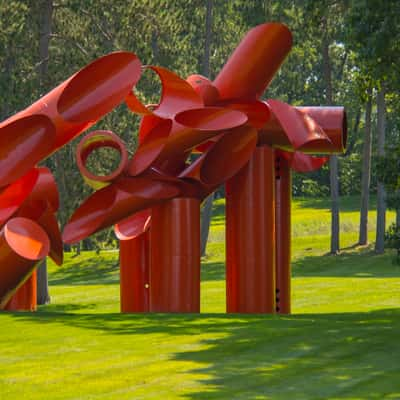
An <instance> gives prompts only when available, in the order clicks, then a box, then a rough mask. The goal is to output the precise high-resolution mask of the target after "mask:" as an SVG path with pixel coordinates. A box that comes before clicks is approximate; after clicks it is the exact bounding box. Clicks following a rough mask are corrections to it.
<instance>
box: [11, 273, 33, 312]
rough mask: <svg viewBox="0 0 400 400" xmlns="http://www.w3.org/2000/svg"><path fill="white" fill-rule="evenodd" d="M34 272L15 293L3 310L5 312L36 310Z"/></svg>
mask: <svg viewBox="0 0 400 400" xmlns="http://www.w3.org/2000/svg"><path fill="white" fill-rule="evenodd" d="M36 284H37V282H36V271H34V272H33V273H32V275H31V277H30V278H29V279H28V280H27V281H26V282H25V283H24V284H23V285H22V286H21V287H20V288H19V289H18V290H17V291H16V292H15V294H14V295H13V296H12V297H11V299H10V300H9V301H8V303H7V304H6V305H5V307H4V310H7V311H36V309H37V288H36Z"/></svg>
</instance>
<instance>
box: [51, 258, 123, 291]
mask: <svg viewBox="0 0 400 400" xmlns="http://www.w3.org/2000/svg"><path fill="white" fill-rule="evenodd" d="M118 282H119V264H118V257H117V256H116V257H115V258H105V257H101V255H99V256H97V255H94V256H93V258H83V259H76V260H74V261H73V262H71V261H70V262H69V263H67V264H65V266H61V267H55V268H54V269H53V270H52V271H51V273H50V274H49V284H50V285H52V286H57V285H68V286H75V285H106V284H113V283H118Z"/></svg>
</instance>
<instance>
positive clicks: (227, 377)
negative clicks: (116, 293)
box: [13, 309, 400, 400]
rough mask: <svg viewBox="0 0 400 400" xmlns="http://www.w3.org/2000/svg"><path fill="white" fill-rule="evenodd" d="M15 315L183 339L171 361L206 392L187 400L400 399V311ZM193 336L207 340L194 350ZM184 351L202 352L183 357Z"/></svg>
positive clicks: (100, 330) (99, 330) (108, 331)
mask: <svg viewBox="0 0 400 400" xmlns="http://www.w3.org/2000/svg"><path fill="white" fill-rule="evenodd" d="M13 315H14V316H15V318H16V319H19V320H27V321H31V322H32V321H37V322H38V323H40V324H41V325H43V324H52V323H58V324H59V323H63V324H65V325H68V326H72V327H77V328H81V329H89V330H93V331H96V332H97V333H105V334H111V335H114V334H115V335H132V336H134V335H147V334H148V335H152V334H156V335H160V334H164V335H166V340H167V338H168V340H171V337H172V339H173V338H174V337H176V351H175V353H173V354H172V355H171V359H173V360H178V361H183V362H189V363H190V365H192V363H195V367H191V368H192V369H190V370H188V371H187V373H188V374H190V378H189V379H196V380H197V381H198V382H199V383H201V384H202V385H203V386H202V390H201V391H198V392H190V391H189V392H185V393H182V398H185V399H192V400H206V399H207V400H208V399H246V400H247V399H249V400H252V399H254V400H255V399H271V398H272V399H296V400H297V399H325V398H335V399H338V398H341V399H343V398H353V399H354V398H357V399H383V398H389V397H385V396H388V395H389V394H391V395H393V396H395V397H390V398H399V397H400V381H399V379H398V376H399V374H400V363H399V360H400V341H399V340H398V332H399V331H400V309H385V310H378V311H372V312H366V313H362V312H361V313H345V314H338V313H336V314H300V315H292V316H263V315H239V314H236V315H232V314H231V315H226V314H219V315H218V314H214V315H210V314H201V315H193V314H192V315H191V314H186V315H179V314H142V315H140V314H76V315H73V314H61V313H51V312H47V313H37V314H28V313H15V314H13ZM183 335H185V336H190V338H191V341H190V343H192V344H190V345H188V344H186V342H185V338H184V337H182V336H183ZM194 335H203V336H202V338H201V339H199V342H198V345H195V346H193V342H192V339H193V336H194ZM204 335H206V336H207V338H206V339H204ZM157 337H158V336H157ZM151 341H152V338H151V336H149V343H151ZM133 343H134V338H133ZM185 348H190V349H193V348H195V350H183V351H181V350H182V349H185ZM154 351H155V352H157V351H158V350H157V348H154ZM160 373H162V372H161V371H160ZM196 375H198V376H197V377H196ZM182 383H183V384H184V383H185V376H182ZM190 386H191V385H189V388H190ZM396 396H397V397H396Z"/></svg>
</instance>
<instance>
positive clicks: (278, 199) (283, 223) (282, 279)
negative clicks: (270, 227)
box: [275, 155, 292, 314]
mask: <svg viewBox="0 0 400 400" xmlns="http://www.w3.org/2000/svg"><path fill="white" fill-rule="evenodd" d="M275 170H276V175H275V210H276V211H275V226H276V230H275V232H276V310H277V312H279V313H281V314H290V309H291V301H290V297H291V282H290V280H291V265H290V256H291V232H290V229H291V202H292V176H291V170H290V166H289V162H288V161H287V160H286V159H285V158H283V157H281V156H279V155H277V157H276V165H275Z"/></svg>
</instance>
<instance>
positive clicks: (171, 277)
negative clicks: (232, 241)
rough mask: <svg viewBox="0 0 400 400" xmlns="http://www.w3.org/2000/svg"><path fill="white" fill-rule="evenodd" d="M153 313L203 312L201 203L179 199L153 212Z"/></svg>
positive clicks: (151, 296) (151, 235) (188, 199)
mask: <svg viewBox="0 0 400 400" xmlns="http://www.w3.org/2000/svg"><path fill="white" fill-rule="evenodd" d="M150 237H151V249H150V254H151V256H150V259H151V267H150V311H152V312H180V313H187V312H188V313H189V312H191V313H197V312H199V311H200V201H199V200H198V199H194V198H178V199H173V200H169V201H166V202H164V203H163V204H161V205H159V206H157V207H154V208H153V210H152V221H151V229H150Z"/></svg>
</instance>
